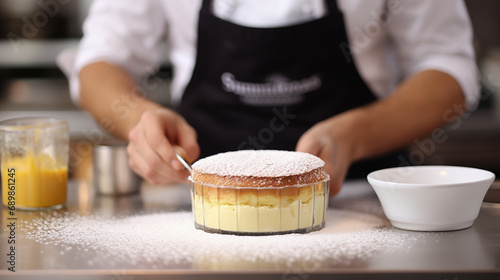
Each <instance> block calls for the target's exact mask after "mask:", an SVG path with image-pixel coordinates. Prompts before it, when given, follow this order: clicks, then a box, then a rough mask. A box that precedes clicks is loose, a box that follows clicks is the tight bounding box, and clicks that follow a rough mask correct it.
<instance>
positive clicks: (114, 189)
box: [93, 139, 141, 195]
mask: <svg viewBox="0 0 500 280" xmlns="http://www.w3.org/2000/svg"><path fill="white" fill-rule="evenodd" d="M93 158H94V159H93V162H94V167H93V173H94V178H93V182H94V188H95V189H96V190H97V192H98V193H100V194H105V195H125V194H132V193H136V192H137V191H138V190H139V186H140V183H141V179H140V178H139V176H137V174H135V173H134V171H132V169H131V168H130V166H129V165H128V155H127V143H126V142H124V141H121V140H114V139H113V140H107V141H104V142H103V143H101V144H99V145H95V146H94V148H93Z"/></svg>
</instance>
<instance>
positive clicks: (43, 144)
mask: <svg viewBox="0 0 500 280" xmlns="http://www.w3.org/2000/svg"><path fill="white" fill-rule="evenodd" d="M68 157H69V126H68V123H67V121H66V120H63V119H58V118H52V117H24V118H16V119H9V120H5V121H1V122H0V159H1V161H0V162H1V177H2V201H3V204H4V205H5V206H6V207H7V208H9V209H11V210H13V209H19V210H50V209H60V208H62V207H63V205H64V203H65V202H66V191H67V182H68Z"/></svg>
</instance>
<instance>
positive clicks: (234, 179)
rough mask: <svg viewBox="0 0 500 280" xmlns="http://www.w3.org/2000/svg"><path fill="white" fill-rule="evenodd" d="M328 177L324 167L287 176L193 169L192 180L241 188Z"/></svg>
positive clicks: (293, 182)
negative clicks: (217, 173)
mask: <svg viewBox="0 0 500 280" xmlns="http://www.w3.org/2000/svg"><path fill="white" fill-rule="evenodd" d="M327 178H328V175H327V174H326V173H325V171H324V168H323V167H320V168H316V169H314V170H312V171H310V172H307V173H304V174H300V175H293V176H285V177H248V176H220V175H216V174H206V173H201V172H198V171H196V170H193V174H192V175H191V180H192V181H193V182H196V183H201V184H205V185H207V184H208V185H213V186H225V187H239V188H267V187H276V188H279V187H285V186H297V185H309V184H314V183H317V182H321V181H324V180H325V179H327Z"/></svg>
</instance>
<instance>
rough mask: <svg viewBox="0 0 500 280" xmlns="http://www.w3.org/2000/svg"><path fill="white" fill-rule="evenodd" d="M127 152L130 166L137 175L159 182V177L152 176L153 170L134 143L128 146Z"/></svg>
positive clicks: (150, 181) (154, 182) (153, 182)
mask: <svg viewBox="0 0 500 280" xmlns="http://www.w3.org/2000/svg"><path fill="white" fill-rule="evenodd" d="M127 153H128V155H129V166H130V167H131V168H132V170H134V172H135V173H137V175H139V176H141V177H142V178H144V179H145V180H146V181H148V182H149V183H151V184H158V183H159V182H158V181H159V180H157V178H152V176H151V170H150V169H149V166H148V164H147V163H146V161H145V160H144V158H142V156H141V155H140V154H139V153H138V152H137V150H136V149H135V148H134V146H133V145H131V144H129V145H128V146H127Z"/></svg>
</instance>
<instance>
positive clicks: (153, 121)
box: [141, 112, 182, 171]
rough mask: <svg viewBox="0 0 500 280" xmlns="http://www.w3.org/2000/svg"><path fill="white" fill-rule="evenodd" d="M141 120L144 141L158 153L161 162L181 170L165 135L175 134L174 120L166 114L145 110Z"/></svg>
mask: <svg viewBox="0 0 500 280" xmlns="http://www.w3.org/2000/svg"><path fill="white" fill-rule="evenodd" d="M141 121H142V122H141V125H143V126H144V127H143V130H144V131H145V132H144V133H145V140H146V143H147V144H148V145H149V147H151V148H152V150H153V151H154V152H155V153H156V154H157V155H158V157H159V158H160V159H161V161H162V163H163V164H168V165H170V166H171V167H172V168H173V169H174V170H177V171H180V170H182V166H179V163H178V162H177V159H176V157H175V153H174V152H173V150H172V143H171V142H170V139H169V138H168V137H167V136H166V135H167V134H175V125H172V122H174V120H172V118H170V117H169V115H168V114H162V113H158V112H146V113H144V114H143V116H142V118H141Z"/></svg>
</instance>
